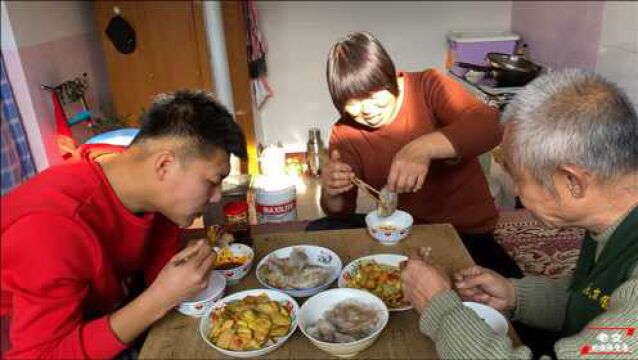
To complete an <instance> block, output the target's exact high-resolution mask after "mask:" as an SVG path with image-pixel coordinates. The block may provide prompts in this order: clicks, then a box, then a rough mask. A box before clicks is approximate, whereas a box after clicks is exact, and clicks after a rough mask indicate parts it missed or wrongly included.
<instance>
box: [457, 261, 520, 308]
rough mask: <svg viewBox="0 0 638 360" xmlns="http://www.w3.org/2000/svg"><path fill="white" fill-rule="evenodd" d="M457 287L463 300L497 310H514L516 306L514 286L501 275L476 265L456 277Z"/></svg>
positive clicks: (460, 272) (458, 273)
mask: <svg viewBox="0 0 638 360" xmlns="http://www.w3.org/2000/svg"><path fill="white" fill-rule="evenodd" d="M454 280H455V284H454V285H455V287H456V288H457V290H458V293H459V295H460V296H461V298H463V300H469V301H476V302H480V303H484V304H487V305H489V306H491V307H493V308H495V309H497V310H500V311H506V310H512V309H514V307H515V306H516V290H515V288H514V284H512V282H511V281H509V280H507V279H506V278H504V277H503V276H501V275H500V274H498V273H496V272H494V271H492V270H489V269H486V268H483V267H480V266H477V265H474V266H470V267H469V268H466V269H463V270H461V271H459V272H457V273H456V274H455V275H454Z"/></svg>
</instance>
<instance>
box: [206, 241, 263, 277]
mask: <svg viewBox="0 0 638 360" xmlns="http://www.w3.org/2000/svg"><path fill="white" fill-rule="evenodd" d="M233 245H235V246H239V247H240V248H246V249H248V250H250V251H249V253H250V256H248V261H246V262H245V263H243V264H241V265H239V266H235V267H233V268H230V269H215V268H214V267H213V270H214V271H232V270H237V269H239V268H241V267H243V266H246V265H248V264H250V263H252V262H253V260H255V250H253V248H251V247H250V246H248V245H246V244H242V243H232V244H229V245H228V246H229V247H231V248H232V247H233ZM213 250H215V253H218V252H219V250H221V248H220V247H219V246H214V247H213ZM233 254H234V253H233Z"/></svg>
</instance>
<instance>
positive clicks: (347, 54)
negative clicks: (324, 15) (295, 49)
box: [326, 32, 399, 114]
mask: <svg viewBox="0 0 638 360" xmlns="http://www.w3.org/2000/svg"><path fill="white" fill-rule="evenodd" d="M326 77H327V80H328V89H329V90H330V96H331V97H332V102H333V103H334V105H335V107H336V108H337V110H338V111H339V112H340V113H341V114H344V107H345V104H346V102H347V101H348V100H350V99H360V98H366V97H368V96H369V95H370V93H371V92H374V91H380V90H388V91H389V92H391V93H392V94H394V96H398V94H399V87H398V85H397V74H396V69H395V67H394V63H393V62H392V59H391V58H390V56H389V55H388V53H387V52H386V51H385V49H384V48H383V46H382V45H381V43H380V42H379V40H377V39H376V38H375V37H374V36H372V35H371V34H369V33H367V32H355V33H351V34H349V35H347V36H346V37H344V38H343V39H341V40H339V41H338V42H337V43H336V44H334V45H333V46H332V48H331V49H330V52H329V54H328V63H327V67H326Z"/></svg>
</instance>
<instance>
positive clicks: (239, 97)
mask: <svg viewBox="0 0 638 360" xmlns="http://www.w3.org/2000/svg"><path fill="white" fill-rule="evenodd" d="M221 9H222V18H223V22H224V40H225V42H226V53H227V55H228V68H229V69H228V70H229V72H230V78H231V81H232V84H233V90H232V91H233V104H234V106H235V121H237V123H239V126H240V127H241V128H242V130H243V131H244V134H245V135H246V145H247V148H248V162H245V161H244V162H242V173H246V172H248V173H249V174H258V173H259V169H258V165H257V144H256V140H255V124H254V116H253V98H252V90H251V84H250V76H249V74H248V55H247V52H246V49H247V44H246V27H245V26H246V25H245V21H246V20H245V18H244V9H243V7H242V1H223V2H222V3H221Z"/></svg>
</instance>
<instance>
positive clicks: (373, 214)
mask: <svg viewBox="0 0 638 360" xmlns="http://www.w3.org/2000/svg"><path fill="white" fill-rule="evenodd" d="M394 214H397V216H404V217H406V219H408V220H407V223H408V224H407V225H405V226H401V227H399V226H398V225H397V229H396V230H392V231H400V230H404V229H407V228H409V227H411V226H412V225H414V217H413V216H412V215H411V214H410V213H409V212H407V211H403V210H399V209H397V210H395V212H394ZM394 214H392V215H390V216H388V217H392V216H394ZM388 217H385V218H382V217H379V215H378V214H377V210H376V209H375V210H372V211H370V212H369V213H367V214H366V217H365V222H366V226H367V227H368V228H374V227H375V226H376V225H378V224H379V223H382V222H383V221H382V219H387V218H388ZM373 218H376V219H379V222H378V223H377V224H372V219H373Z"/></svg>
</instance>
